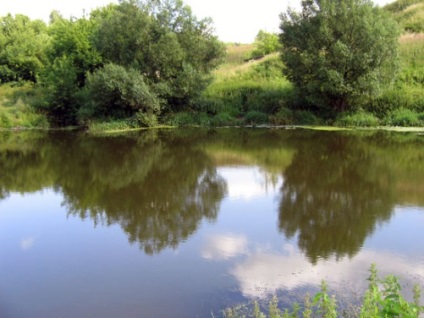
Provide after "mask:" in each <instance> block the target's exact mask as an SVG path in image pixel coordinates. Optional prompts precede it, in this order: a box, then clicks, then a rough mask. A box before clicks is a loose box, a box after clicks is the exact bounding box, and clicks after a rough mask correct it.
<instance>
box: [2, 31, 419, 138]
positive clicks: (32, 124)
mask: <svg viewBox="0 0 424 318" xmlns="http://www.w3.org/2000/svg"><path fill="white" fill-rule="evenodd" d="M399 43H400V63H401V72H400V74H399V76H398V77H397V79H396V81H395V83H393V85H392V86H391V87H387V88H385V89H384V90H383V91H382V93H381V94H380V96H379V97H377V98H376V99H374V100H372V101H369V102H368V103H364V104H363V106H362V107H360V108H359V109H358V110H357V111H355V112H344V113H340V114H332V113H322V112H317V111H314V110H313V109H308V108H307V107H304V105H301V104H299V103H300V101H299V98H298V97H297V96H296V93H295V91H294V88H293V86H292V85H291V84H290V83H289V82H288V81H287V80H286V79H285V78H284V77H283V76H282V75H281V69H282V67H283V65H282V63H281V61H280V59H279V56H278V54H277V53H273V54H269V55H267V56H264V57H262V58H260V59H255V60H249V58H248V57H249V56H250V55H251V53H252V52H253V50H254V49H255V46H254V45H252V44H246V45H237V44H229V45H227V57H226V60H225V62H224V63H223V64H222V65H221V66H220V67H219V68H218V69H217V70H216V71H215V72H214V80H213V81H212V83H211V84H210V85H209V86H208V87H207V89H206V90H205V92H204V93H203V94H202V95H201V96H200V98H199V99H198V100H197V101H196V103H195V104H194V106H193V107H191V109H190V110H187V111H182V112H177V113H167V114H165V115H163V116H162V117H160V118H158V125H159V127H169V126H172V127H185V126H201V127H222V126H249V125H250V126H258V125H270V126H281V125H308V126H331V127H373V128H377V129H388V128H386V127H387V126H388V127H390V129H393V130H398V129H399V128H397V127H423V126H424V71H423V70H424V34H423V33H415V34H405V35H403V36H402V37H401V38H400V39H399ZM42 99H43V96H42V93H41V92H40V89H39V88H38V87H37V85H35V84H31V83H8V84H3V85H1V86H0V127H1V128H5V129H16V128H18V129H22V128H25V129H29V128H41V129H46V128H49V127H50V125H49V123H48V120H47V116H46V115H45V114H44V113H42V112H39V111H37V109H40V107H38V108H37V107H34V105H40V104H42V103H43V100H42ZM83 126H84V128H85V129H88V130H89V131H93V132H99V131H115V130H118V131H121V130H131V129H138V128H140V127H139V122H138V120H137V118H128V119H121V120H112V119H111V120H104V121H93V122H85V123H83ZM381 127H383V128H381Z"/></svg>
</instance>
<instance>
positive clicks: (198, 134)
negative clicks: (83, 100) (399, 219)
mask: <svg viewBox="0 0 424 318" xmlns="http://www.w3.org/2000/svg"><path fill="white" fill-rule="evenodd" d="M217 165H218V166H219V165H255V166H259V167H260V168H261V169H262V170H263V171H265V172H264V173H271V174H278V175H281V171H282V170H283V177H284V181H285V182H284V185H283V188H282V199H281V203H280V207H279V227H280V229H281V231H282V232H284V233H285V235H286V236H287V237H293V236H295V235H297V236H298V238H299V246H300V247H301V249H302V250H303V251H304V252H305V253H306V254H307V255H308V256H309V258H310V259H311V261H313V262H316V260H317V259H318V258H319V257H323V258H325V257H328V256H330V255H336V256H338V257H342V256H344V255H348V256H352V255H354V254H355V253H356V252H357V251H358V250H359V249H360V247H361V246H362V244H363V242H364V240H365V239H366V237H367V236H369V235H370V234H371V233H372V232H373V230H374V229H375V226H376V224H378V223H379V222H383V221H384V220H387V219H388V218H390V215H391V213H392V211H393V207H394V205H395V204H415V205H420V206H424V201H423V198H424V196H423V195H422V193H423V190H424V188H423V183H422V180H423V178H424V138H422V136H417V135H399V134H387V133H369V135H368V133H367V134H365V136H363V135H358V134H356V133H355V134H351V135H349V134H345V133H336V132H334V133H322V132H311V131H284V130H244V129H237V130H232V129H231V130H212V131H203V130H195V131H193V130H191V131H190V130H188V131H183V132H181V131H177V132H175V131H172V132H166V131H161V132H156V133H155V132H153V131H146V132H141V133H136V134H134V135H125V136H114V137H113V136H103V137H93V136H87V135H85V134H81V133H70V132H50V133H42V132H40V133H34V132H31V133H29V132H28V133H19V134H18V133H16V134H15V133H7V134H4V133H1V134H0V200H1V199H3V198H5V197H7V195H8V193H9V192H20V193H26V192H34V191H39V190H41V189H43V188H46V187H49V188H53V189H55V190H56V191H58V192H61V193H62V194H63V196H64V204H65V206H66V207H67V209H68V211H69V213H70V214H72V215H78V216H79V217H81V218H89V219H92V220H93V221H94V222H95V223H103V224H106V225H107V224H119V225H120V226H121V227H122V229H123V230H124V231H125V233H127V235H128V237H129V239H130V241H131V242H137V243H139V244H140V246H141V248H142V249H143V250H145V251H146V252H147V253H155V252H159V251H161V250H162V249H164V248H166V247H176V246H177V245H178V243H179V242H181V240H185V239H186V238H188V237H189V236H190V235H191V234H192V233H194V231H196V229H197V228H198V227H199V224H200V223H201V222H202V220H205V219H210V220H214V219H215V218H216V215H217V212H218V209H219V204H220V201H221V198H222V197H223V196H224V195H225V192H226V184H225V182H224V180H222V179H221V178H220V177H219V176H218V175H217V173H216V168H215V167H216V166H217Z"/></svg>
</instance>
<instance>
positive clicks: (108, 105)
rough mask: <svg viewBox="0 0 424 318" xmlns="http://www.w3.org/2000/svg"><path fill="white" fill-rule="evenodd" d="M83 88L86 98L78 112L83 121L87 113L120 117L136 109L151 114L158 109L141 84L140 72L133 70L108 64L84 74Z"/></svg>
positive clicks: (129, 115) (125, 116) (145, 86)
mask: <svg viewBox="0 0 424 318" xmlns="http://www.w3.org/2000/svg"><path fill="white" fill-rule="evenodd" d="M87 88H88V101H87V103H85V105H84V107H83V108H82V109H81V110H80V111H79V115H80V116H81V117H83V118H82V119H83V120H86V119H87V118H86V117H87V116H90V117H91V118H104V117H106V116H111V117H113V118H115V119H120V118H127V117H131V116H133V115H135V114H136V113H140V112H141V113H146V114H148V115H147V116H150V117H151V116H152V115H153V114H157V113H158V112H159V110H160V103H159V99H158V97H157V96H156V95H155V94H154V93H153V92H152V91H151V90H150V88H149V86H148V85H147V84H146V83H145V80H144V77H143V75H142V74H140V73H139V72H138V71H136V70H133V69H128V70H127V69H125V68H124V67H122V66H119V65H114V64H108V65H106V66H105V67H104V68H102V69H100V70H98V71H96V72H95V73H94V74H92V75H89V76H88V83H87ZM84 117H85V118H84Z"/></svg>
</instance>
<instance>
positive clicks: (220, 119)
mask: <svg viewBox="0 0 424 318" xmlns="http://www.w3.org/2000/svg"><path fill="white" fill-rule="evenodd" d="M235 122H236V121H235V119H234V117H232V116H231V115H230V114H228V113H219V114H217V115H215V116H214V117H213V118H212V119H211V125H212V126H215V127H219V126H228V125H234V124H235Z"/></svg>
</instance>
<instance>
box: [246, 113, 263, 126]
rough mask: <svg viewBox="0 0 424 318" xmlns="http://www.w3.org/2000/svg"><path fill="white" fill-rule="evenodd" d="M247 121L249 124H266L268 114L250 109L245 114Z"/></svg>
mask: <svg viewBox="0 0 424 318" xmlns="http://www.w3.org/2000/svg"><path fill="white" fill-rule="evenodd" d="M245 122H246V123H247V124H252V125H255V124H266V123H268V115H267V114H265V113H262V112H259V111H255V110H253V111H250V112H248V113H247V114H246V116H245Z"/></svg>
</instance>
